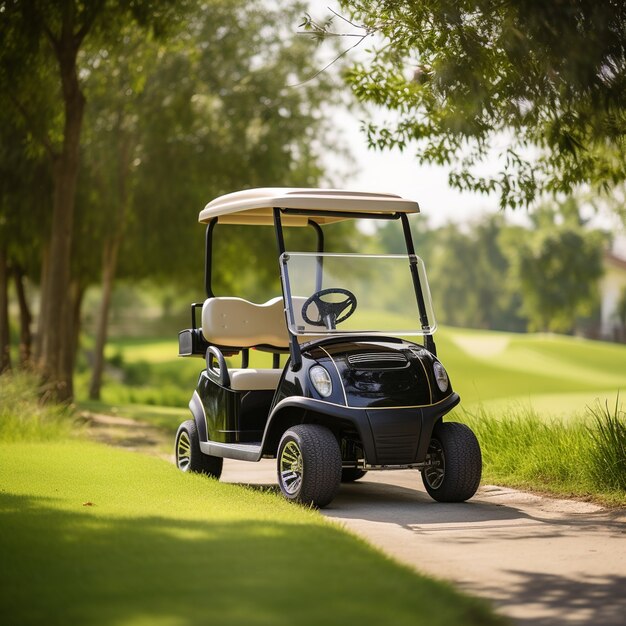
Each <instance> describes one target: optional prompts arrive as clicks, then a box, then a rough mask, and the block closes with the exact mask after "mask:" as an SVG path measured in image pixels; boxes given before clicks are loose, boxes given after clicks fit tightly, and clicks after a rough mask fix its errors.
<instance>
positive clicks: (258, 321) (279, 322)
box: [202, 297, 289, 389]
mask: <svg viewBox="0 0 626 626" xmlns="http://www.w3.org/2000/svg"><path fill="white" fill-rule="evenodd" d="M202 334H203V335H204V338H205V339H206V340H207V341H208V342H209V343H212V344H215V345H218V346H228V347H234V348H252V347H253V346H271V347H273V348H279V349H282V350H286V349H287V348H288V347H289V335H288V333H287V324H286V322H285V312H284V307H283V299H282V298H281V297H277V298H272V299H271V300H268V301H267V302H265V303H264V304H253V303H252V302H248V301H247V300H244V299H242V298H231V297H219V298H208V299H207V300H205V302H204V305H203V306H202ZM232 371H235V370H232ZM249 371H250V372H254V371H256V372H263V371H266V370H249ZM267 371H271V370H267ZM277 371H278V372H279V373H280V371H279V370H277ZM259 378H261V377H260V376H259ZM277 382H278V381H277ZM233 388H234V387H233ZM262 388H263V389H265V387H262Z"/></svg>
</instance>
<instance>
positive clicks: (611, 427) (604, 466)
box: [588, 396, 626, 493]
mask: <svg viewBox="0 0 626 626" xmlns="http://www.w3.org/2000/svg"><path fill="white" fill-rule="evenodd" d="M590 411H591V413H592V415H593V427H588V431H589V436H590V438H591V440H592V444H593V445H592V450H591V462H592V475H593V477H594V479H595V480H596V481H597V482H598V483H602V484H607V485H609V486H610V487H612V488H613V489H615V490H618V491H621V492H622V493H626V412H624V411H622V410H621V408H620V403H619V396H618V397H617V398H616V400H615V406H614V407H613V409H611V408H610V407H609V403H608V402H606V403H605V404H604V406H603V405H601V404H600V403H597V404H596V406H595V407H592V408H591V409H590Z"/></svg>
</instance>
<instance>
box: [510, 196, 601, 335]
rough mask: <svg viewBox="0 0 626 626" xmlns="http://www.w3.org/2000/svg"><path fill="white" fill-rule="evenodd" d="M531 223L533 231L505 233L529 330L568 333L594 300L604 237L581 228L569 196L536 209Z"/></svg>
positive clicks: (514, 277)
mask: <svg viewBox="0 0 626 626" xmlns="http://www.w3.org/2000/svg"><path fill="white" fill-rule="evenodd" d="M533 221H534V225H535V227H536V230H534V231H525V232H524V231H521V230H511V231H509V233H508V234H507V235H506V236H505V237H506V239H508V241H506V242H505V243H504V247H505V251H506V254H507V256H508V258H509V262H510V264H511V277H512V279H513V281H514V282H513V285H514V286H515V287H518V288H519V290H520V291H521V294H522V310H523V312H524V313H525V314H526V315H527V317H528V320H529V330H541V331H553V332H569V331H570V330H571V329H572V328H573V326H574V322H575V320H576V317H577V316H583V315H589V314H590V313H591V312H592V309H593V306H594V304H595V303H596V301H597V288H598V280H599V279H600V277H601V276H602V273H603V271H604V270H603V265H602V257H603V247H604V238H603V235H602V234H601V233H600V232H598V231H589V230H585V228H584V225H583V224H582V223H581V220H580V217H579V214H578V207H577V205H576V203H575V202H574V201H573V200H569V201H567V202H565V203H563V204H560V205H558V206H556V207H555V206H549V207H542V208H540V209H538V210H537V211H536V213H535V214H534V217H533ZM520 235H521V236H520Z"/></svg>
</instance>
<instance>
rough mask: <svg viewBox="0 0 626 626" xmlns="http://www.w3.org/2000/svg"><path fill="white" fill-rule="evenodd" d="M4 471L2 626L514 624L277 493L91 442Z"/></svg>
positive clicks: (7, 449) (22, 460) (36, 447)
mask: <svg viewBox="0 0 626 626" xmlns="http://www.w3.org/2000/svg"><path fill="white" fill-rule="evenodd" d="M0 470H1V471H0V552H1V553H2V562H3V567H2V568H0V622H1V623H5V624H13V625H22V624H24V625H25V624H42V623H46V624H48V625H49V626H54V625H56V624H63V625H65V624H91V625H92V626H99V625H103V626H104V625H109V624H123V625H124V626H143V625H151V626H152V625H158V626H169V625H171V626H180V625H185V626H186V625H194V624H205V623H209V622H210V623H215V624H220V625H222V626H228V625H239V624H241V625H254V624H272V625H277V626H280V625H282V624H285V625H288V624H294V623H298V624H303V625H308V624H311V625H317V624H322V623H323V624H330V625H332V624H337V625H343V624H352V623H359V624H364V625H367V624H372V625H378V624H381V623H388V624H396V625H401V624H411V625H413V626H415V625H420V624H429V625H432V626H440V625H447V624H464V625H467V626H471V625H472V624H475V625H478V624H483V625H488V624H500V623H504V622H503V620H501V619H500V618H498V617H496V616H494V615H493V614H492V613H491V612H490V611H489V609H487V608H486V606H485V605H484V604H483V603H482V602H481V601H478V600H475V599H473V598H469V597H467V596H464V595H461V594H458V593H457V592H455V591H454V590H453V589H452V588H451V587H450V586H449V585H447V584H444V583H440V582H436V581H433V580H431V579H428V578H426V577H423V576H419V575H417V574H415V573H414V572H412V571H411V570H409V569H408V568H405V567H403V566H400V565H398V564H397V563H395V562H393V561H391V560H390V559H388V558H386V557H385V556H383V555H382V554H381V553H379V552H378V551H376V550H375V549H373V548H371V547H369V546H368V545H367V544H366V543H365V542H363V541H361V540H360V539H358V538H356V537H354V536H352V535H349V534H347V533H345V532H344V531H342V530H340V529H339V527H337V526H335V525H333V524H331V523H329V522H327V521H326V520H325V519H324V518H322V516H321V515H319V514H318V513H317V512H315V511H313V510H310V509H305V508H302V507H298V506H294V505H291V504H289V503H287V502H286V501H284V500H283V499H282V498H280V497H279V496H278V495H276V494H274V493H268V492H261V491H253V490H251V489H246V488H243V487H239V486H235V485H227V484H221V483H218V482H216V481H213V480H211V479H208V478H206V477H202V476H199V475H186V474H183V473H181V472H180V471H178V470H177V469H176V468H174V467H173V466H171V465H169V464H168V463H166V462H164V461H161V460H159V459H156V458H152V457H147V456H143V455H137V454H132V453H128V452H123V451H119V450H115V449H112V448H108V447H105V446H102V445H97V444H92V443H87V442H84V441H58V442H40V443H22V442H20V443H2V444H0Z"/></svg>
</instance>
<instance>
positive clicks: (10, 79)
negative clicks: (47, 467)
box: [0, 0, 182, 400]
mask: <svg viewBox="0 0 626 626" xmlns="http://www.w3.org/2000/svg"><path fill="white" fill-rule="evenodd" d="M173 4H176V5H177V6H176V11H177V12H178V13H180V12H181V9H182V7H181V6H180V3H173V2H167V3H166V2H154V1H150V0H145V1H143V2H134V3H127V2H123V1H122V0H119V1H115V0H94V1H93V2H88V3H84V2H80V1H79V0H63V1H62V2H57V3H48V2H41V1H37V0H32V1H27V2H26V1H25V2H19V1H17V0H12V1H7V2H4V3H3V4H2V16H1V20H0V35H1V38H2V41H3V46H2V50H1V52H0V91H3V92H6V93H8V94H9V101H10V102H11V104H12V107H13V110H14V111H15V115H16V117H17V116H19V117H21V119H22V121H23V123H24V124H25V126H26V128H27V129H28V130H29V132H30V133H31V134H32V136H33V137H35V138H36V139H37V140H38V141H39V142H40V143H41V145H42V146H43V148H44V149H45V150H46V152H47V154H48V157H49V159H50V161H51V164H52V180H53V195H52V219H51V227H50V234H49V244H48V250H47V254H46V255H45V256H44V259H45V265H44V268H43V271H42V310H41V315H40V320H41V321H40V327H39V335H40V354H39V367H40V370H41V373H42V376H43V378H44V380H45V381H47V383H48V386H49V392H50V395H52V396H53V397H55V398H57V399H59V400H69V399H71V398H72V395H73V388H72V371H73V356H74V355H73V344H74V340H73V337H74V334H75V329H74V328H73V325H72V320H73V319H74V317H75V316H74V314H73V310H74V309H75V306H73V305H75V304H76V302H75V298H74V302H73V301H72V289H71V249H72V236H73V230H74V228H73V227H74V208H75V201H76V187H77V180H78V169H79V148H80V135H81V130H82V122H83V113H84V109H85V96H84V93H83V88H82V84H81V79H80V77H79V60H78V57H79V52H80V50H81V48H82V46H83V44H84V41H85V40H86V38H87V37H88V36H89V35H90V34H92V33H93V32H96V33H98V35H99V36H101V37H106V35H107V33H111V32H113V33H114V32H116V31H117V29H118V28H119V26H120V24H121V23H124V22H125V21H128V20H132V21H137V22H138V23H140V24H142V25H165V24H167V23H168V22H169V21H171V20H173V19H174V17H175V13H173V12H171V9H172V6H173ZM51 64H52V65H54V66H56V70H57V72H58V74H57V81H58V82H57V84H56V86H57V88H58V105H59V106H57V107H55V108H54V109H52V110H51V109H50V107H49V106H48V105H49V102H47V101H44V102H43V105H44V106H43V108H42V107H41V105H42V97H41V95H40V94H39V93H38V89H39V88H40V87H39V85H38V84H37V82H36V78H37V76H40V75H45V74H46V72H45V71H44V68H49V67H50V66H51ZM25 67H28V68H29V71H28V72H25V71H24V68H25ZM31 94H35V95H36V97H35V98H32V99H31V98H29V97H28V96H29V95H31ZM46 118H47V119H46Z"/></svg>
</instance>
